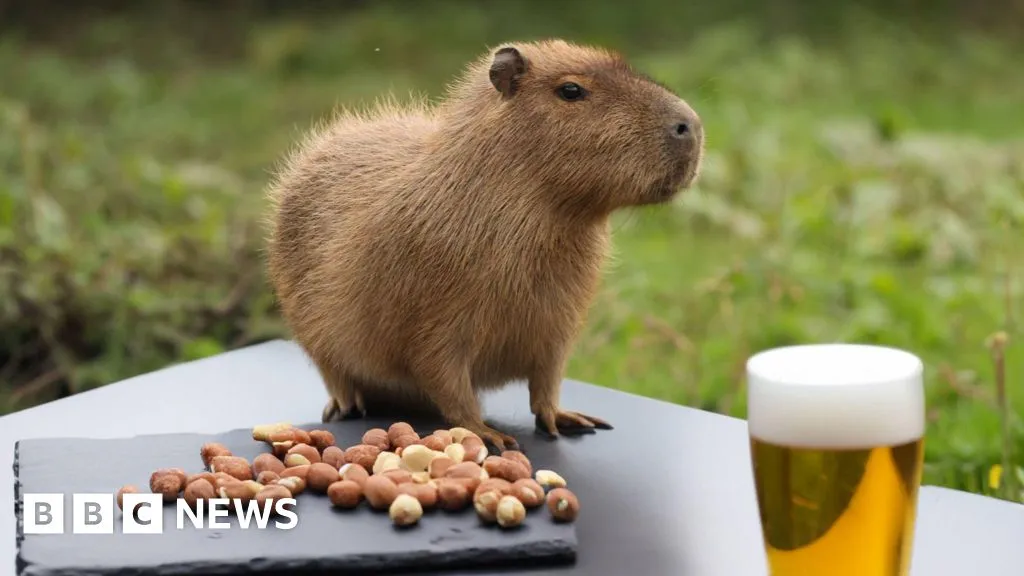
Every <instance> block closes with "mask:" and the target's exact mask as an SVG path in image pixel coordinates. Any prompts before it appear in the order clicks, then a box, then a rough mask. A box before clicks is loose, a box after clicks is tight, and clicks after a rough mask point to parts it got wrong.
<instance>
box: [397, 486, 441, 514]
mask: <svg viewBox="0 0 1024 576" xmlns="http://www.w3.org/2000/svg"><path fill="white" fill-rule="evenodd" d="M398 493H399V494H408V495H410V496H412V497H413V498H415V499H417V500H419V502H420V506H422V507H423V509H424V510H430V509H431V508H433V507H434V506H436V505H437V488H435V487H434V486H431V485H430V484H416V483H415V482H408V483H406V484H401V485H399V486H398Z"/></svg>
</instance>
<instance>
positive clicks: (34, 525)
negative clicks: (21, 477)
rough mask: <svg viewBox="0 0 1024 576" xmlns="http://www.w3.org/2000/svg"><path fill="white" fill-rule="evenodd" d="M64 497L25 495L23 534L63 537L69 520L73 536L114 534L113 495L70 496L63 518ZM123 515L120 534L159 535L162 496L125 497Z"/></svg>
mask: <svg viewBox="0 0 1024 576" xmlns="http://www.w3.org/2000/svg"><path fill="white" fill-rule="evenodd" d="M65 500H66V497H65V495H64V494H25V497H24V507H23V510H24V512H23V515H22V516H23V530H24V533H25V534H63V533H64V532H66V531H67V528H68V520H69V519H70V521H71V526H70V528H71V532H72V533H74V534H113V533H114V519H115V518H116V517H117V516H118V513H117V503H116V502H115V501H114V495H113V494H72V495H71V508H70V510H69V511H68V512H70V513H69V514H66V513H65V512H66V506H65V504H66V502H65ZM122 503H123V504H124V513H123V514H120V517H121V518H120V520H121V521H120V524H121V531H122V532H124V533H125V534H159V533H161V532H163V523H164V513H163V506H164V502H163V496H162V495H160V494H125V495H124V496H123V498H122Z"/></svg>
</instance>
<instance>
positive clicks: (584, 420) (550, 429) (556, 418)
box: [536, 408, 612, 438]
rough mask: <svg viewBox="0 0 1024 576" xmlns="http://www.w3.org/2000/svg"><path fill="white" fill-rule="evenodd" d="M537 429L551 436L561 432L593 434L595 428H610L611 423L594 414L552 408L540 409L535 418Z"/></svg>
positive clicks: (556, 435)
mask: <svg viewBox="0 0 1024 576" xmlns="http://www.w3.org/2000/svg"><path fill="white" fill-rule="evenodd" d="M536 425H537V430H538V431H540V432H542V433H545V434H547V435H548V436H550V437H552V438H557V437H558V436H559V435H561V434H567V435H574V434H593V433H594V432H595V429H598V428H600V429H602V430H611V429H612V425H611V424H609V423H608V422H606V421H604V420H602V419H601V418H596V417H594V416H588V415H586V414H581V413H580V412H571V411H569V410H560V409H558V408H552V409H548V410H541V411H540V413H538V414H537V418H536Z"/></svg>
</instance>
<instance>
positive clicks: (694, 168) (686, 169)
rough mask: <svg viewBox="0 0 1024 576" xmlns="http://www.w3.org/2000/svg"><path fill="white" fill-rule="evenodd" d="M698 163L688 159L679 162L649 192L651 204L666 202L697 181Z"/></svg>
mask: <svg viewBox="0 0 1024 576" xmlns="http://www.w3.org/2000/svg"><path fill="white" fill-rule="evenodd" d="M698 167H699V162H698V161H696V160H693V159H690V158H687V159H685V160H683V161H682V162H679V163H677V164H676V166H675V170H674V171H673V172H672V174H670V175H669V176H668V177H667V178H665V179H664V180H663V181H662V182H660V183H659V184H658V185H657V186H654V187H653V188H652V190H651V192H652V194H651V198H650V200H649V201H650V202H651V203H662V202H668V201H671V200H672V199H674V198H675V197H676V196H677V195H678V194H679V193H680V192H682V191H683V190H686V189H689V188H690V187H691V186H693V184H694V182H696V181H697V173H698Z"/></svg>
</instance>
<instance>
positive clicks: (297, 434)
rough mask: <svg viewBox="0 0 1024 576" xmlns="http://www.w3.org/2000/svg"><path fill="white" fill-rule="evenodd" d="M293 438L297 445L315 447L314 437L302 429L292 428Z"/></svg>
mask: <svg viewBox="0 0 1024 576" xmlns="http://www.w3.org/2000/svg"><path fill="white" fill-rule="evenodd" d="M292 437H293V438H294V440H295V443H296V444H306V445H309V446H312V445H313V437H312V436H310V435H309V432H306V431H305V430H303V429H302V428H292Z"/></svg>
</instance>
